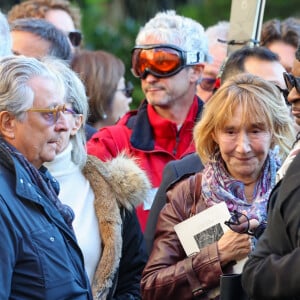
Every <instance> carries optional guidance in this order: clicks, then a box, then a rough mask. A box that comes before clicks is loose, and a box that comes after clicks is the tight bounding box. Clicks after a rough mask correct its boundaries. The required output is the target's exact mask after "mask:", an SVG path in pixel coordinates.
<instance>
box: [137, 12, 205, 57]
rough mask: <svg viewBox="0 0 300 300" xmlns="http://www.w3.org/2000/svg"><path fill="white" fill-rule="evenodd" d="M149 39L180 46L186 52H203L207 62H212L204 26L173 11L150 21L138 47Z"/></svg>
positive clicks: (144, 28) (143, 28)
mask: <svg viewBox="0 0 300 300" xmlns="http://www.w3.org/2000/svg"><path fill="white" fill-rule="evenodd" d="M149 38H151V39H153V38H154V39H158V40H159V41H163V42H164V44H172V45H176V46H179V47H180V48H181V49H183V50H185V51H201V52H203V54H204V55H205V61H208V62H209V61H210V59H209V54H208V42H207V38H206V36H205V34H204V28H203V26H202V25H201V24H200V23H198V22H196V21H194V20H193V19H190V18H187V17H183V16H180V15H177V14H176V12H175V11H173V10H168V11H165V12H159V13H157V14H156V15H155V16H154V17H153V18H152V19H150V20H149V21H148V22H147V23H146V24H145V26H144V27H142V28H141V29H140V31H139V33H138V35H137V38H136V45H143V44H145V43H147V40H148V39H149Z"/></svg>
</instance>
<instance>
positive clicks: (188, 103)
mask: <svg viewBox="0 0 300 300" xmlns="http://www.w3.org/2000/svg"><path fill="white" fill-rule="evenodd" d="M208 61H209V56H208V45H207V38H206V36H205V34H204V29H203V26H202V25H201V24H199V23H198V22H196V21H194V20H192V19H190V18H186V17H183V16H180V15H177V14H176V13H175V12H174V11H166V12H160V13H158V14H156V16H155V17H154V18H152V19H151V20H149V21H148V22H147V23H146V25H145V26H144V27H142V28H141V30H140V32H139V33H138V36H137V38H136V46H135V47H134V48H133V50H132V73H133V74H134V76H136V77H138V78H140V79H141V87H142V90H143V92H144V94H145V99H144V100H143V101H142V103H141V105H140V107H139V109H138V110H136V111H131V112H129V113H127V114H126V115H125V116H124V117H123V118H121V119H120V120H119V121H118V123H117V124H116V125H114V126H111V127H108V128H104V129H102V130H101V131H100V132H98V133H96V134H95V135H94V136H93V137H92V139H90V140H89V142H88V152H89V153H90V154H93V155H96V156H98V157H99V158H100V159H102V160H107V159H109V158H111V157H114V156H116V155H117V153H119V152H120V151H123V150H125V151H126V152H127V153H129V154H130V155H133V156H135V157H137V158H138V160H137V161H138V163H139V164H140V166H141V167H142V169H144V170H146V172H147V174H148V176H149V178H150V180H151V183H152V190H151V192H150V193H149V194H148V195H146V196H145V200H144V203H143V204H142V205H140V206H138V207H137V215H138V218H139V221H140V225H141V227H142V230H144V228H145V225H146V222H147V218H148V213H149V210H150V208H151V205H152V202H153V198H154V196H155V193H156V190H157V188H158V187H159V185H160V182H161V179H162V173H163V168H164V166H165V165H166V163H168V162H169V161H172V160H177V159H180V158H182V157H183V156H185V155H186V154H189V153H192V152H194V151H195V146H194V143H193V137H192V132H193V127H194V124H195V122H196V121H197V120H198V119H199V118H200V115H201V111H202V108H203V102H202V100H201V99H200V98H199V97H197V95H196V85H197V83H198V81H199V79H200V78H201V75H202V72H203V67H204V63H206V62H208Z"/></svg>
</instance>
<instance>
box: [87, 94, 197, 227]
mask: <svg viewBox="0 0 300 300" xmlns="http://www.w3.org/2000/svg"><path fill="white" fill-rule="evenodd" d="M202 108H203V102H202V101H201V100H200V99H199V98H198V97H197V96H195V98H194V101H193V103H192V105H191V108H190V111H189V113H188V115H187V117H186V119H185V121H184V123H183V124H182V126H181V128H180V130H179V131H178V129H177V125H176V124H175V123H174V122H171V121H170V120H167V119H165V118H162V117H160V116H159V115H158V114H157V113H156V112H155V110H154V109H153V107H152V106H151V105H148V102H147V101H144V102H143V103H142V104H141V106H140V108H139V109H138V110H137V111H131V112H129V113H127V114H126V115H125V116H124V117H123V118H121V119H120V120H119V121H118V123H117V124H116V125H113V126H108V127H104V128H101V129H100V130H99V131H98V132H97V133H95V134H94V135H93V136H92V138H91V139H90V140H89V141H88V143H87V150H88V153H89V154H91V155H95V156H97V157H98V158H100V159H101V160H104V161H106V160H108V159H111V158H113V157H116V156H117V155H118V153H120V152H121V151H124V150H125V151H126V153H128V154H129V155H131V156H134V157H136V158H137V162H138V163H139V165H140V167H141V168H142V169H143V170H145V171H146V172H147V174H148V176H149V179H150V181H151V183H152V187H153V188H154V191H153V195H152V197H151V199H149V202H148V201H146V202H147V203H149V205H147V204H146V203H144V207H138V208H137V215H138V218H139V221H140V224H141V227H142V230H143V231H144V229H145V226H146V222H147V218H148V213H149V209H150V207H151V204H152V201H153V198H154V195H155V194H154V192H155V190H156V189H157V188H158V187H159V185H160V182H161V180H162V172H163V168H164V166H165V165H166V164H167V163H168V162H169V161H171V160H175V159H181V158H182V157H184V156H185V155H187V154H189V153H192V152H194V151H195V146H194V143H193V128H194V124H195V122H196V121H197V120H198V118H199V117H200V114H201V112H202Z"/></svg>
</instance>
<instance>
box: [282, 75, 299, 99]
mask: <svg viewBox="0 0 300 300" xmlns="http://www.w3.org/2000/svg"><path fill="white" fill-rule="evenodd" d="M283 78H284V81H285V84H286V86H287V89H288V91H289V92H290V91H291V90H292V89H293V88H295V89H296V90H297V93H298V94H300V77H296V76H294V75H293V74H290V73H286V72H284V73H283Z"/></svg>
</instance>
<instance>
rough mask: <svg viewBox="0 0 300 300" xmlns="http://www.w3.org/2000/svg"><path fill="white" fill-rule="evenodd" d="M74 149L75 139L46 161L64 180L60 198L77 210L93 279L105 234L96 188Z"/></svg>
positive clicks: (82, 245) (76, 228) (80, 240)
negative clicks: (100, 224)
mask: <svg viewBox="0 0 300 300" xmlns="http://www.w3.org/2000/svg"><path fill="white" fill-rule="evenodd" d="M71 151H72V143H69V145H68V147H67V148H66V149H65V150H64V151H63V152H62V153H60V154H58V155H57V156H56V157H55V160H54V161H52V162H50V163H49V162H48V163H45V164H44V165H45V166H46V167H47V168H48V170H49V171H50V173H51V174H52V176H54V177H55V178H56V179H57V181H58V182H59V184H60V192H59V195H58V197H59V199H60V200H61V202H62V203H64V204H67V205H69V206H70V207H71V208H72V209H73V211H74V213H75V219H74V221H73V228H74V231H75V234H76V237H77V240H78V244H79V246H80V248H81V251H82V253H83V256H84V264H85V268H86V271H87V274H88V277H89V280H90V283H92V280H93V277H94V274H95V270H96V267H97V264H98V261H99V259H100V256H101V247H100V245H101V237H100V232H99V227H98V219H97V217H96V213H95V209H94V192H93V190H92V188H91V186H90V183H89V181H88V180H87V179H86V178H85V177H84V176H83V174H82V172H81V170H80V168H79V167H78V166H77V165H75V164H74V163H73V162H72V160H71Z"/></svg>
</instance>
